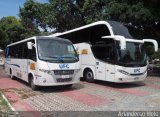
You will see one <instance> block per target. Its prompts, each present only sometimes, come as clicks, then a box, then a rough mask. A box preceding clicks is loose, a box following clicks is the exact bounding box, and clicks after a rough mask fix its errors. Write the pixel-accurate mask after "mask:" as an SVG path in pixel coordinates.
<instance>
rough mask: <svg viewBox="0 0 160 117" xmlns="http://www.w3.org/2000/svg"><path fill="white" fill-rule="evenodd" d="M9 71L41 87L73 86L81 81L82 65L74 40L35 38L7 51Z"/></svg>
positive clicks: (11, 45) (11, 74)
mask: <svg viewBox="0 0 160 117" xmlns="http://www.w3.org/2000/svg"><path fill="white" fill-rule="evenodd" d="M5 70H6V72H7V73H8V74H9V75H10V77H11V79H13V78H14V77H17V78H20V79H22V80H24V81H26V82H28V83H30V86H31V88H32V89H33V90H36V89H37V87H38V86H55V85H65V86H72V84H74V83H78V82H79V81H80V75H79V72H80V62H79V58H78V54H77V53H76V50H75V48H74V46H73V44H72V42H71V41H69V40H66V39H61V38H58V37H54V38H52V37H42V36H39V37H38V36H35V37H31V38H28V39H25V40H22V41H19V42H16V43H13V44H10V45H8V46H7V48H6V62H5Z"/></svg>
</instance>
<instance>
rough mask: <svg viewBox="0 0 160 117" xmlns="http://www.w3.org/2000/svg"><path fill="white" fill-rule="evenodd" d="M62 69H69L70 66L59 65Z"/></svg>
mask: <svg viewBox="0 0 160 117" xmlns="http://www.w3.org/2000/svg"><path fill="white" fill-rule="evenodd" d="M59 68H60V69H69V64H59Z"/></svg>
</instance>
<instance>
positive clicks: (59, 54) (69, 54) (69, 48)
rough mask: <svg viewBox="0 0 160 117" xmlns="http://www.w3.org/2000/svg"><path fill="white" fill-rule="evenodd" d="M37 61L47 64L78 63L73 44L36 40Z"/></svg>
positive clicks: (51, 40) (60, 41) (61, 41)
mask: <svg viewBox="0 0 160 117" xmlns="http://www.w3.org/2000/svg"><path fill="white" fill-rule="evenodd" d="M37 46H38V56H39V59H41V60H44V61H47V62H56V63H59V62H60V63H66V62H67V63H72V62H77V61H78V56H77V53H76V51H75V49H74V47H73V44H72V43H71V42H69V41H63V40H54V39H39V40H37Z"/></svg>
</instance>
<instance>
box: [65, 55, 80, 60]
mask: <svg viewBox="0 0 160 117" xmlns="http://www.w3.org/2000/svg"><path fill="white" fill-rule="evenodd" d="M62 58H73V59H74V60H78V58H77V57H74V56H62Z"/></svg>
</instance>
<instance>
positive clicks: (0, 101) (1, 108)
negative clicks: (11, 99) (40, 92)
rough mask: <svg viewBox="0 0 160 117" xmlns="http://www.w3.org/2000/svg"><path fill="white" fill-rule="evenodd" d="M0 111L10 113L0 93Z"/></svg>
mask: <svg viewBox="0 0 160 117" xmlns="http://www.w3.org/2000/svg"><path fill="white" fill-rule="evenodd" d="M0 111H1V112H7V111H11V109H10V107H9V106H8V103H7V102H6V101H5V99H3V96H2V93H1V92H0Z"/></svg>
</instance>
